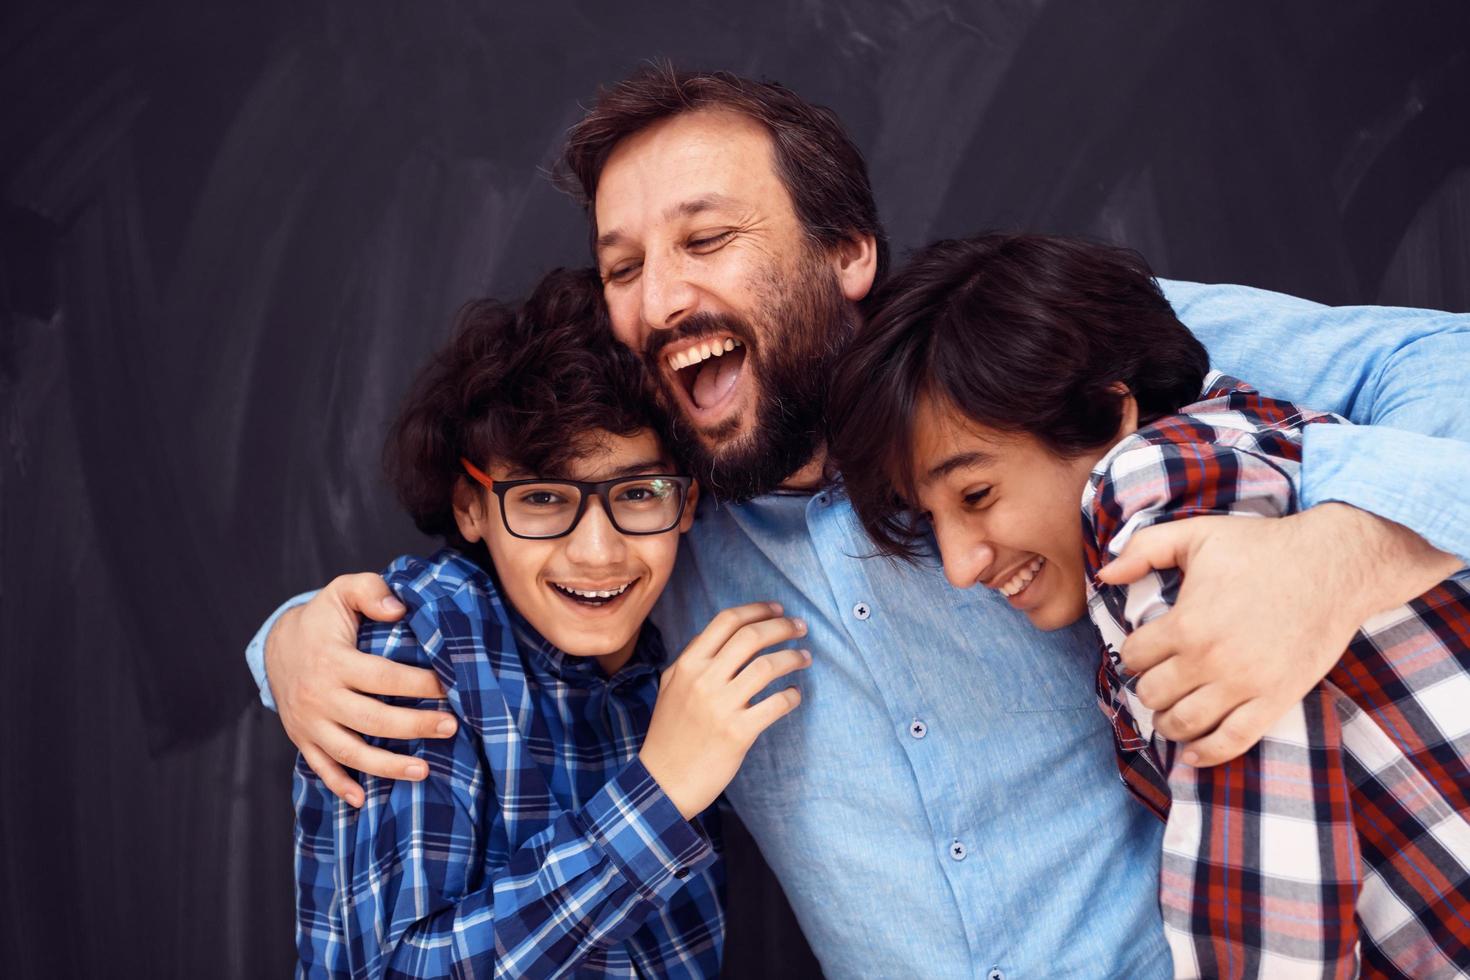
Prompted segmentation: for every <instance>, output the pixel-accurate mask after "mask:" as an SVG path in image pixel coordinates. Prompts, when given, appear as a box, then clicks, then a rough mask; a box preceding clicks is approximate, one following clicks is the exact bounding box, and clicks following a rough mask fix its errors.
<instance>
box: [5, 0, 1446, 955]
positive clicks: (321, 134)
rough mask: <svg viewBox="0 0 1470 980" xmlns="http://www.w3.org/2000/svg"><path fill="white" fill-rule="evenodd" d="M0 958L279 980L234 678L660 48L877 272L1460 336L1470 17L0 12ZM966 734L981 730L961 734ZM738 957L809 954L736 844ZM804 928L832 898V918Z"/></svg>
mask: <svg viewBox="0 0 1470 980" xmlns="http://www.w3.org/2000/svg"><path fill="white" fill-rule="evenodd" d="M0 18H3V19H0V188H3V212H0V318H3V319H0V494H3V497H0V692H3V697H4V703H3V709H0V785H3V791H0V848H3V863H0V911H3V914H0V963H3V964H5V965H4V967H0V972H4V973H5V974H6V975H8V976H48V977H49V976H68V975H71V976H81V975H113V976H124V975H136V976H142V975H152V976H166V975H174V976H221V977H223V976H242V977H246V976H248V977H254V976H279V975H283V974H285V973H286V972H287V971H288V970H289V967H290V957H291V943H290V939H291V890H290V867H291V865H290V839H289V830H290V800H289V797H288V793H287V789H288V785H289V766H290V761H291V755H292V752H291V749H290V747H289V745H288V744H287V742H286V741H285V739H284V737H283V736H282V735H281V733H280V730H279V727H278V726H277V725H276V724H275V722H274V719H273V718H272V717H271V716H269V715H267V714H266V713H264V712H263V711H262V710H261V709H260V708H259V707H258V706H257V705H256V704H255V702H254V698H253V692H254V688H253V685H252V684H251V682H250V679H249V677H248V676H247V674H246V671H245V668H244V665H243V662H242V660H241V657H240V651H241V649H242V648H243V646H244V644H245V641H246V639H247V637H248V636H249V635H250V633H251V631H252V628H253V627H254V625H255V624H256V623H258V622H259V620H260V619H261V618H262V617H263V616H264V615H265V614H266V613H267V612H268V611H269V610H270V609H271V608H272V607H273V606H274V604H275V602H276V601H277V600H279V599H281V598H283V597H284V596H286V595H288V594H290V593H291V592H293V591H295V590H299V589H303V588H306V587H308V586H312V585H315V584H319V583H321V582H323V581H325V580H326V578H327V577H329V576H330V575H331V574H333V573H335V572H338V571H344V570H357V569H365V568H376V567H379V566H381V565H382V564H383V563H384V562H385V561H386V559H388V558H389V557H391V556H392V555H393V554H395V553H397V552H399V551H401V550H405V549H422V548H424V547H426V546H427V543H426V542H425V541H423V540H421V539H420V538H418V537H417V536H416V534H415V533H414V532H413V530H412V528H411V527H410V526H409V524H408V522H407V521H406V520H405V519H404V518H403V517H401V516H400V515H399V514H398V513H397V512H396V510H395V508H394V506H393V504H392V502H391V501H390V499H389V498H388V497H387V495H386V494H385V492H384V490H383V487H382V485H381V482H380V480H379V477H378V470H377V458H378V448H379V441H380V439H381V436H382V430H383V426H384V423H385V420H386V418H387V416H388V414H389V413H390V412H391V410H392V408H393V406H394V404H395V403H396V400H397V399H398V397H399V396H400V395H401V393H402V391H403V390H404V388H405V386H406V384H407V381H408V378H409V376H410V373H411V370H412V368H413V367H414V366H415V365H417V364H418V363H419V361H420V360H421V358H422V357H423V356H424V354H425V353H426V352H427V351H428V350H429V349H430V348H431V347H433V346H434V345H435V344H436V343H438V342H439V341H440V340H441V339H442V338H443V337H444V336H445V334H446V331H447V328H448V323H449V315H450V313H451V312H452V311H453V310H454V309H455V308H456V307H457V306H458V305H459V304H460V303H461V302H462V301H464V300H465V299H467V298H469V297H473V296H478V295H482V294H485V293H492V294H504V295H515V294H517V293H519V292H520V291H522V290H524V289H525V288H526V287H527V286H528V285H529V284H530V283H531V282H532V281H533V279H534V277H535V276H536V275H537V273H538V272H539V271H541V270H543V269H544V268H546V267H547V266H550V265H553V264H567V263H577V262H581V261H583V260H584V259H585V249H584V237H583V225H582V219H581V216H580V215H579V213H578V212H577V211H576V209H575V208H574V207H573V206H572V205H571V204H570V203H568V202H567V201H566V200H565V199H563V198H562V197H560V196H559V195H558V194H557V193H556V192H555V191H554V190H553V189H552V188H551V187H550V185H549V184H548V183H547V182H546V180H544V179H543V177H542V175H541V173H540V171H541V169H542V168H544V167H545V166H546V165H547V164H548V163H549V162H550V161H551V160H552V159H553V157H554V155H555V152H556V148H557V144H558V140H559V138H560V135H561V133H562V132H563V131H564V129H565V128H566V127H567V125H568V124H569V123H570V122H571V121H573V120H574V119H575V118H576V117H577V115H578V112H579V109H578V105H579V103H585V102H587V101H588V100H589V99H590V97H591V96H592V95H593V93H594V92H595V90H596V87H597V84H598V83H599V82H600V81H607V80H612V79H616V78H617V77H619V76H620V75H621V74H623V73H624V72H625V71H626V70H627V69H628V68H630V67H631V66H632V65H634V64H635V63H636V62H637V61H638V59H641V58H645V57H650V56H654V55H670V56H673V57H674V58H676V59H677V60H679V61H680V62H682V63H685V64H689V65H701V66H722V67H727V68H730V69H733V70H735V71H738V72H741V73H745V74H750V75H757V76H765V77H770V78H773V79H776V80H779V81H782V82H785V83H787V84H788V85H790V86H792V87H793V88H795V89H796V90H797V91H799V92H801V93H802V94H804V95H806V96H807V97H809V98H811V99H813V100H814V101H818V102H823V103H827V104H829V105H831V106H833V107H834V108H836V109H837V110H838V111H839V112H840V113H841V115H842V117H843V118H844V119H845V120H846V121H847V123H848V125H849V126H850V127H851V129H852V131H853V133H854V135H855V136H856V137H857V140H858V142H859V143H860V144H861V145H862V146H863V147H864V148H865V149H866V151H867V153H868V155H869V160H870V163H871V167H872V172H873V178H874V182H875V185H876V189H877V194H878V198H879V203H880V205H881V206H882V209H883V213H884V215H885V216H886V218H887V221H888V227H889V229H890V231H891V233H892V235H893V238H894V241H895V245H896V246H897V247H898V249H899V250H900V253H901V252H902V250H904V249H906V248H909V247H912V246H914V245H916V244H919V243H922V242H924V241H925V240H927V239H930V238H933V237H937V236H940V235H948V234H959V233H964V232H967V231H972V230H978V229H980V228H984V227H994V226H1024V227H1028V228H1035V229H1043V230H1053V231H1080V232H1088V233H1091V234H1094V235H1101V236H1105V237H1109V238H1113V239H1116V240H1119V241H1123V242H1126V243H1129V244H1132V245H1134V246H1136V247H1138V248H1140V249H1142V250H1143V251H1144V252H1145V253H1146V254H1147V255H1148V256H1149V257H1150V258H1151V259H1152V260H1153V261H1154V263H1155V265H1156V267H1157V268H1158V269H1159V270H1160V271H1161V272H1162V273H1164V274H1167V275H1170V276H1174V277H1181V278H1197V279H1207V280H1233V281H1242V282H1248V283H1252V284H1255V285H1261V286H1268V287H1272V288H1276V289H1281V290H1286V291H1290V292H1294V293H1298V294H1301V295H1305V296H1308V297H1311V298H1314V299H1319V300H1323V301H1327V302H1332V303H1358V302H1365V303H1377V302H1381V303H1396V304H1412V305H1428V306H1437V307H1442V308H1448V309H1453V310H1466V309H1467V308H1470V245H1467V242H1470V125H1467V124H1466V118H1467V116H1466V112H1467V110H1466V106H1467V105H1470V41H1467V38H1470V6H1467V5H1465V4H1463V3H1448V2H1447V3H1440V4H1431V3H1403V2H1389V0H1338V2H1331V3H1327V2H1323V3H1316V4H1312V3H1301V2H1296V3H1246V4H1241V3H1236V4H1203V3H1180V2H1177V0H1176V2H1163V0H1161V2H1158V3H1147V4H1146V3H1136V2H1133V3H1130V2H1113V3H1107V4H1103V3H1092V4H1076V3H1046V2H1029V3H1025V2H1014V0H1011V2H973V3H968V4H961V3H948V4H944V3H937V2H932V0H900V2H894V0H789V2H785V3H760V4H757V3H730V2H723V3H716V2H708V0H690V2H685V3H679V4H670V5H667V6H664V7H662V8H661V9H660V8H656V7H654V6H653V5H647V4H641V3H615V4H609V3H600V2H592V0H580V2H566V0H538V2H535V3H528V4H514V5H512V4H504V3H501V4H492V3H481V4H472V3H468V2H448V0H442V2H440V0H435V2H422V3H414V4H408V3H401V2H374V0H350V2H349V0H335V2H330V0H329V2H311V3H299V2H296V3H287V2H284V0H252V2H248V3H247V2H220V0H215V2H197V0H196V2H192V3H185V2H177V0H176V2H163V0H155V2H134V3H115V2H109V3H102V2H97V3H91V4H79V3H72V2H59V0H46V2H36V0H29V2H12V3H11V4H9V5H7V11H6V13H4V14H3V15H0ZM977 749H978V747H977ZM733 854H734V861H735V867H734V869H733V873H734V876H735V880H736V885H735V894H734V901H733V908H732V932H731V947H732V949H731V956H730V970H729V972H730V973H731V974H734V975H745V976H757V975H774V974H775V973H777V972H778V967H782V966H784V968H785V970H786V972H788V973H791V974H799V973H801V972H803V971H805V970H809V969H810V961H809V960H806V959H804V957H805V956H806V954H805V953H804V951H803V949H802V946H801V944H800V940H799V938H798V935H797V934H796V933H795V931H794V927H793V925H792V923H791V921H790V919H789V914H788V913H786V912H785V911H784V909H783V908H782V906H781V905H780V900H779V890H777V889H775V888H774V886H773V885H772V884H771V882H770V880H769V878H767V877H766V876H765V875H766V873H765V872H764V870H763V868H762V867H761V865H760V864H759V861H758V859H757V858H756V857H755V856H754V854H753V853H752V851H751V850H750V848H749V847H748V845H745V844H742V843H741V842H740V840H739V838H737V841H736V843H735V845H734V847H733ZM833 901H835V902H841V901H842V896H841V894H834V896H833Z"/></svg>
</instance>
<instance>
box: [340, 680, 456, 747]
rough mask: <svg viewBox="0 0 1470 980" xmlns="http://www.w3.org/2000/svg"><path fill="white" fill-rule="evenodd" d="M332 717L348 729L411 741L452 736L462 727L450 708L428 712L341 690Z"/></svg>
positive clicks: (379, 736)
mask: <svg viewBox="0 0 1470 980" xmlns="http://www.w3.org/2000/svg"><path fill="white" fill-rule="evenodd" d="M330 717H331V719H332V721H335V722H336V723H337V724H339V725H341V726H343V727H344V728H347V729H350V730H352V731H354V732H361V733H362V734H364V735H372V736H375V737H377V738H392V739H399V740H402V741H407V740H410V739H416V738H448V737H449V736H451V735H453V734H454V732H455V730H456V729H457V728H458V727H459V722H458V720H457V719H456V718H455V717H454V715H452V714H450V713H449V712H447V711H428V710H422V709H417V708H404V707H401V706H398V705H391V704H384V703H383V702H382V701H380V700H378V699H377V698H375V697H367V696H364V695H362V694H358V693H356V692H354V691H345V690H344V691H340V692H338V693H337V695H336V697H335V698H334V699H333V705H332V712H331V716H330Z"/></svg>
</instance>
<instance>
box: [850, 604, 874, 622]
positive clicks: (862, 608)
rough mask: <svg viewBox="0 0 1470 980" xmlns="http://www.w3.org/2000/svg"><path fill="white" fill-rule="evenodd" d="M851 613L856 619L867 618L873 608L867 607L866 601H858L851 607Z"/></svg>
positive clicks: (871, 613)
mask: <svg viewBox="0 0 1470 980" xmlns="http://www.w3.org/2000/svg"><path fill="white" fill-rule="evenodd" d="M852 614H853V615H854V616H856V617H857V618H858V619H867V618H868V617H869V616H871V615H873V610H871V609H869V608H868V604H867V603H866V602H859V603H858V604H857V605H855V606H853V607H852Z"/></svg>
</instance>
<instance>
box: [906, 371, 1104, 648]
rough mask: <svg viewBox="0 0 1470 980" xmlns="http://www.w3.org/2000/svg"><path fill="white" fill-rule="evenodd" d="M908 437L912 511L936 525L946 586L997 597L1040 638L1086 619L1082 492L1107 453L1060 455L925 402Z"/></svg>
mask: <svg viewBox="0 0 1470 980" xmlns="http://www.w3.org/2000/svg"><path fill="white" fill-rule="evenodd" d="M913 437H914V438H913V447H914V450H913V462H912V467H913V469H912V472H913V474H914V483H915V487H916V493H917V500H916V501H915V503H916V505H917V507H918V509H920V510H923V511H927V512H928V514H929V517H930V520H931V521H932V523H933V525H934V535H935V538H936V540H937V541H938V543H939V551H940V554H941V556H942V557H943V559H944V572H945V577H946V578H948V579H949V581H950V584H952V585H954V586H955V588H959V589H968V588H970V587H971V586H974V585H984V586H986V587H987V588H992V589H995V590H996V591H998V592H1000V593H1001V594H1002V595H1005V596H1006V598H1007V600H1008V601H1009V602H1010V604H1011V605H1012V606H1014V607H1015V608H1017V609H1019V610H1021V611H1022V612H1024V613H1025V614H1026V616H1027V617H1028V618H1029V619H1030V620H1031V622H1032V624H1033V625H1035V626H1036V627H1038V628H1039V629H1043V630H1055V629H1061V628H1062V627H1064V626H1069V625H1071V624H1072V623H1074V622H1076V621H1077V620H1078V619H1080V618H1081V617H1082V616H1083V615H1085V614H1086V612H1087V584H1086V577H1085V573H1084V568H1083V556H1082V517H1081V502H1082V491H1083V488H1084V487H1085V486H1086V485H1087V477H1088V474H1089V473H1090V472H1091V470H1092V467H1093V465H1094V464H1095V463H1096V462H1097V461H1098V460H1099V459H1101V458H1102V457H1103V455H1105V453H1106V451H1107V448H1108V447H1106V446H1103V447H1100V448H1098V449H1096V450H1093V451H1088V452H1086V453H1084V454H1082V455H1080V456H1076V457H1066V456H1061V455H1059V454H1058V453H1056V452H1055V451H1054V450H1052V449H1051V448H1049V447H1047V446H1046V445H1045V444H1044V443H1042V442H1041V441H1040V440H1039V439H1037V438H1036V437H1035V436H1031V435H1027V434H1024V433H1006V432H1000V431H997V430H995V429H991V428H988V427H986V426H983V425H980V424H978V423H975V422H972V421H970V420H969V419H966V418H964V417H962V416H960V415H959V414H958V413H957V412H955V411H954V410H953V408H952V407H951V406H950V405H949V404H948V403H944V402H936V401H935V400H934V399H933V398H930V397H925V398H924V399H922V400H921V401H920V403H919V408H918V411H917V412H916V413H915V415H914V424H913Z"/></svg>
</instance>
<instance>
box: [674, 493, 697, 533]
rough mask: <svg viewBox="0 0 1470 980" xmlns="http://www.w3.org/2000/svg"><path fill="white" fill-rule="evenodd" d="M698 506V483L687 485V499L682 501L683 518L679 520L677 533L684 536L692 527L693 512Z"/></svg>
mask: <svg viewBox="0 0 1470 980" xmlns="http://www.w3.org/2000/svg"><path fill="white" fill-rule="evenodd" d="M698 506H699V481H698V480H694V481H692V482H691V483H690V484H689V497H688V498H687V499H686V500H685V501H684V516H683V517H681V518H679V533H680V534H684V533H686V532H688V530H689V529H690V528H691V527H693V526H694V511H695V509H696V508H697V507H698Z"/></svg>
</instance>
